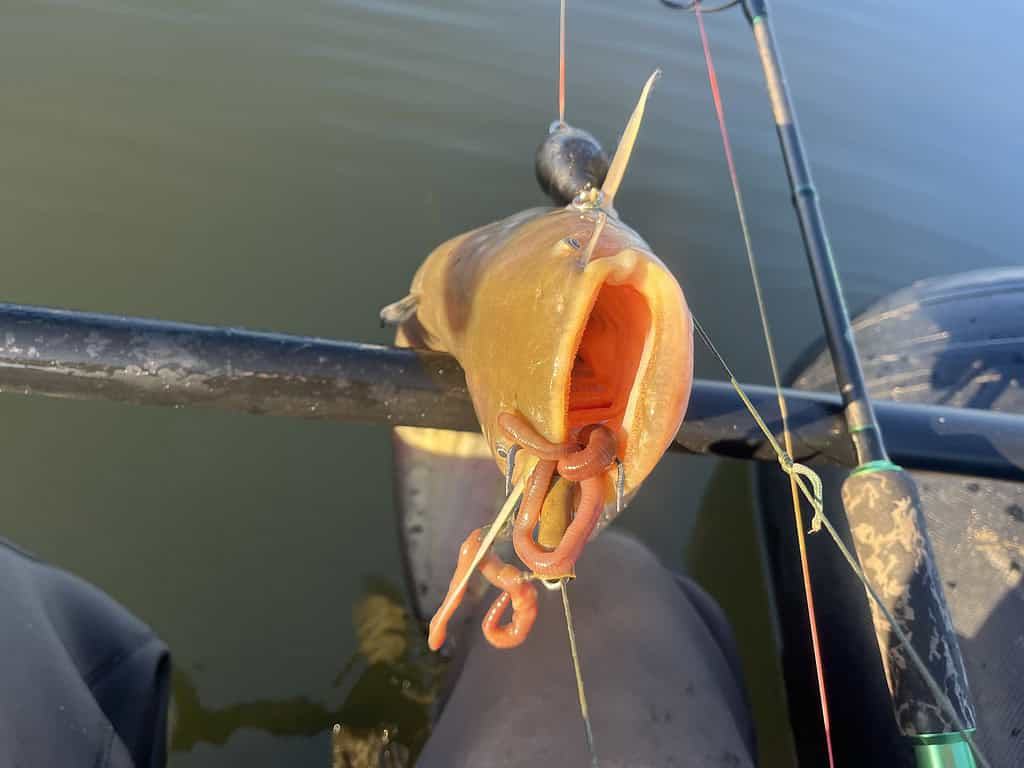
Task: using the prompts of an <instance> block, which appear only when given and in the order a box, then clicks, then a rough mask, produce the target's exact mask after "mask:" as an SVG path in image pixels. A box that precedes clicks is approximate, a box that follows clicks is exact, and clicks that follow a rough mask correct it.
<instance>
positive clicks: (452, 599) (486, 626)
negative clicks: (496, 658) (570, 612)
mask: <svg viewBox="0 0 1024 768" xmlns="http://www.w3.org/2000/svg"><path fill="white" fill-rule="evenodd" d="M482 530H483V529H481V528H477V529H476V530H475V531H473V532H472V533H470V534H469V536H467V537H466V540H465V541H464V542H462V546H461V547H460V548H459V562H458V565H456V566H455V573H454V574H453V575H452V580H451V583H450V584H449V585H448V594H446V595H445V597H444V601H443V602H442V603H441V607H440V608H438V609H437V613H435V614H434V618H432V619H431V620H430V632H429V633H428V635H427V644H428V645H429V646H430V649H431V650H434V651H436V650H438V649H439V648H440V647H441V646H442V645H444V641H445V638H446V637H447V632H448V622H449V621H450V620H451V618H452V616H453V615H454V614H455V611H456V610H457V609H458V607H459V604H460V603H461V602H462V598H463V597H464V596H465V593H466V587H465V586H463V587H462V589H460V590H456V587H457V585H458V584H459V582H460V581H462V577H463V576H464V575H465V573H466V570H467V569H468V568H469V567H470V566H471V565H472V563H473V558H474V557H475V556H476V553H477V551H478V550H479V549H480V541H481V533H482ZM480 572H481V573H482V574H483V575H484V578H486V579H487V580H488V581H489V582H490V583H491V584H493V585H494V586H496V587H497V588H498V589H500V590H503V591H502V593H501V594H500V595H498V597H497V598H496V599H495V600H494V602H493V603H492V604H491V607H490V609H489V610H488V611H487V614H486V615H485V616H484V620H483V623H482V625H481V626H482V628H483V632H484V636H485V637H486V638H487V640H488V641H489V642H490V643H491V645H493V646H494V647H496V648H514V647H515V646H517V645H519V644H520V643H522V642H523V641H524V640H525V639H526V636H527V635H528V634H529V633H530V629H532V627H533V622H534V620H535V619H536V618H537V590H536V588H535V587H534V586H533V584H531V583H530V581H529V576H527V574H525V573H523V572H522V571H520V570H519V569H518V568H515V567H513V566H511V565H508V564H506V563H503V562H502V561H501V558H499V557H498V556H497V555H496V554H494V553H493V552H488V553H487V554H486V555H485V556H484V559H483V560H481V561H480ZM510 602H511V604H512V618H511V619H510V620H509V621H508V622H507V623H505V624H499V622H500V621H501V617H502V615H503V614H504V613H505V609H506V608H507V607H508V605H509V603H510Z"/></svg>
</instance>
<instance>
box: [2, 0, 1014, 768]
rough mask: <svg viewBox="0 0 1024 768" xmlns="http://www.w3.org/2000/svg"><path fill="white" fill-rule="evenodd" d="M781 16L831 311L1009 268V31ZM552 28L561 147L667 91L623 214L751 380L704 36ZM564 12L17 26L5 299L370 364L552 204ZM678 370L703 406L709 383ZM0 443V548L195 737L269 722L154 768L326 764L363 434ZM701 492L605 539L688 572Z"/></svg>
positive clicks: (10, 93) (261, 423)
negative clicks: (655, 73)
mask: <svg viewBox="0 0 1024 768" xmlns="http://www.w3.org/2000/svg"><path fill="white" fill-rule="evenodd" d="M776 5H777V6H778V8H777V9H776V14H775V16H776V24H777V28H778V35H779V40H780V45H781V49H782V51H783V54H784V56H785V58H786V61H787V64H788V71H789V75H790V81H791V86H792V88H793V91H794V96H795V98H796V100H797V104H798V106H799V109H800V111H801V117H802V119H803V129H804V134H805V138H806V139H807V141H808V146H809V149H810V152H811V155H812V157H813V158H814V160H815V166H814V170H815V172H816V174H817V180H818V183H819V187H820V190H821V193H822V195H823V198H824V203H825V209H826V213H827V215H828V217H829V220H830V223H831V227H832V233H833V236H834V247H835V251H836V255H837V259H838V263H839V267H840V270H841V272H842V274H843V276H844V278H845V287H846V293H847V298H848V300H849V303H850V305H851V307H852V308H854V309H856V308H858V307H860V306H863V305H864V304H865V303H866V302H868V301H869V300H871V299H873V298H876V297H878V296H881V295H882V294H885V293H887V292H889V291H891V290H893V289H896V288H898V287H901V286H904V285H905V284H907V283H909V282H910V281H912V280H914V279H917V278H920V277H924V276H928V275H934V274H938V273H948V272H956V271H960V270H965V269H969V268H973V267H981V266H995V265H1004V264H1009V263H1019V262H1020V260H1021V256H1020V250H1019V237H1018V218H1019V213H1018V211H1017V208H1018V203H1019V195H1018V194H1017V189H1018V187H1019V183H1018V173H1019V169H1020V168H1021V167H1022V161H1024V146H1022V145H1021V143H1020V141H1019V137H1020V136H1021V135H1022V134H1024V107H1022V106H1021V103H1020V99H1019V97H1018V95H1017V94H1016V91H1015V90H1014V89H1013V88H1012V87H1011V86H1010V85H1004V83H1009V82H1011V78H1013V77H1014V75H1015V74H1016V72H1019V71H1020V68H1021V64H1022V56H1021V54H1019V53H1018V52H1017V51H1018V49H1017V40H1016V39H1015V37H1014V30H1016V29H1019V24H1020V22H1021V21H1022V16H1024V12H1022V11H1021V10H1020V9H1019V7H1018V6H1016V5H1015V4H1014V3H1011V2H1009V0H1000V1H999V2H995V3H989V4H987V5H986V6H985V8H984V11H983V12H982V11H979V10H976V9H973V8H964V7H963V6H953V5H952V4H951V5H950V7H949V8H945V7H943V4H941V3H926V2H923V1H919V2H910V3H893V2H889V1H886V0H868V1H867V2H860V3H857V4H856V9H855V10H845V11H844V10H840V9H839V8H838V7H832V6H833V4H824V3H818V2H811V1H810V0H799V1H797V0H793V1H792V2H782V1H781V0H780V2H778V3H776ZM826 6H829V7H826ZM570 11H571V15H570V24H571V26H570V31H569V54H570V61H569V88H568V117H569V119H570V120H571V121H572V122H574V123H575V124H577V125H579V126H581V127H584V128H587V129H589V130H591V131H593V132H594V133H596V134H597V135H598V136H600V137H601V138H602V139H603V140H604V141H605V143H606V144H607V145H613V144H614V140H615V138H616V137H617V135H618V132H619V131H620V130H621V127H622V125H623V124H624V121H625V118H626V116H627V114H628V111H629V109H630V108H631V107H632V104H633V102H634V100H635V98H636V95H637V92H638V88H639V86H640V85H641V83H642V82H643V79H644V78H645V77H646V75H647V74H648V73H649V72H650V70H651V69H652V68H653V67H655V66H660V67H662V68H663V69H664V70H665V77H664V78H663V80H662V81H661V83H660V84H659V86H658V88H657V91H656V92H655V96H654V98H653V100H652V103H651V105H650V108H649V111H648V117H647V121H646V124H645V126H644V130H643V135H642V138H641V141H640V144H639V147H638V151H637V153H636V154H635V159H634V161H633V164H632V167H631V168H630V171H629V174H628V176H627V179H626V182H625V184H624V187H623V189H622V192H621V194H620V196H619V198H618V200H617V203H618V207H619V209H620V211H621V213H622V214H623V216H624V217H625V218H626V219H627V220H628V221H630V223H631V224H632V225H633V226H634V227H636V228H637V229H638V230H639V231H640V232H642V233H643V234H644V235H645V236H646V237H647V239H648V240H649V241H650V243H651V244H652V246H653V247H654V248H655V250H656V251H657V252H658V253H659V254H660V255H661V257H662V258H663V259H664V260H665V261H666V262H667V263H669V264H670V266H672V268H673V269H674V270H676V272H677V274H678V275H679V277H680V279H681V281H682V282H683V285H684V287H685V289H686V291H687V293H688V296H689V299H690V302H691V304H692V306H693V308H694V310H695V312H696V313H697V314H698V316H699V317H700V318H701V319H702V321H703V323H704V324H705V325H706V326H707V327H708V328H709V329H710V330H711V331H712V333H713V335H714V336H715V338H716V340H717V342H718V344H719V345H720V346H721V348H722V350H723V352H724V353H725V354H726V355H727V357H728V358H729V360H730V361H731V363H732V364H733V366H734V367H735V369H736V371H737V373H738V374H739V375H740V376H741V377H742V378H745V379H748V380H756V381H765V380H766V379H767V367H766V361H765V356H764V353H763V350H762V345H761V344H760V343H759V341H758V334H759V331H758V329H757V322H756V314H755V311H754V309H753V307H752V303H751V302H752V292H751V290H750V289H749V287H748V286H749V279H748V277H747V272H746V266H745V262H744V258H743V254H742V250H741V248H742V241H741V239H740V236H739V232H738V228H737V225H736V214H735V209H734V206H733V202H732V196H731V192H730V189H729V186H728V181H727V177H726V173H725V165H724V161H723V156H722V151H721V147H720V144H719V137H718V131H717V127H716V125H715V123H714V121H713V116H712V113H711V102H710V97H709V95H708V91H707V85H706V79H705V74H704V70H703V60H702V58H701V54H700V51H699V47H698V44H697V37H696V28H695V26H694V24H693V20H692V19H689V18H686V17H683V16H681V15H673V14H671V13H669V12H668V11H665V10H663V9H662V8H661V7H660V6H659V5H658V3H657V2H655V1H654V0H650V1H649V2H632V3H628V4H627V3H624V2H616V1H615V0H592V1H591V2H588V3H582V2H574V3H570ZM555 17H556V8H555V3H554V2H553V0H544V1H543V2H542V1H541V0H527V1H526V2H518V3H508V2H506V3H497V2H480V1H479V0H450V1H449V2H445V3H433V4H430V3H425V2H423V3H416V2H412V1H411V0H385V1H384V2H371V1H370V0H365V1H364V2H344V1H343V0H320V1H318V0H292V1H291V2H287V3H283V2H270V1H269V0H249V1H248V2H241V1H240V0H202V1H201V2H200V1H198V0H177V1H176V2H172V1H171V0H164V1H163V2H145V1H143V0H68V1H67V2H57V1H54V2H23V1H22V0H7V2H5V3H4V4H3V5H2V7H0V104H2V112H0V114H2V116H3V119H2V120H0V172H2V173H0V205H2V212H0V249H2V252H3V260H2V262H0V276H2V280H0V285H2V291H0V298H2V299H3V300H8V301H15V302H22V303H34V304H43V305H52V306H62V307H73V308H81V309H89V310H96V311H104V312H115V313H125V314H134V315H148V316H155V317H162V318H173V319H180V320H189V321H195V322H207V323H223V324H231V325H243V326H249V327H254V328H267V329H277V330H282V331H289V332H296V333H308V334H319V335H323V336H328V337H336V338H346V339H356V340H364V341H376V342H384V341H386V340H387V339H388V336H387V333H386V332H384V331H382V330H380V329H379V328H378V326H377V322H376V312H377V309H378V308H379V307H380V306H381V305H382V304H384V303H387V302H388V301H391V300H393V299H395V298H397V297H399V296H401V295H402V294H403V293H404V290H405V288H406V286H407V283H408V280H409V278H410V276H411V274H412V271H413V269H414V268H415V266H416V265H417V263H418V262H419V261H420V260H421V259H422V258H423V257H424V256H425V255H426V253H427V252H428V251H429V250H430V249H431V248H432V247H433V246H434V245H436V244H437V243H439V242H441V241H442V240H444V239H446V238H448V237H449V236H451V235H453V234H455V233H457V232H460V231H462V230H465V229H468V228H471V227H475V226H478V225H480V224H482V223H485V222H487V221H490V220H493V219H495V218H499V217H502V216H505V215H507V214H509V213H511V212H513V211H515V210H518V209H521V208H524V207H527V206H530V205H534V204H536V203H538V201H539V200H540V195H539V192H538V191H537V188H536V184H535V182H534V180H533V177H532V174H533V171H532V157H533V150H534V148H535V146H536V144H537V142H538V141H539V139H540V138H541V136H542V133H543V131H544V129H545V128H546V126H547V124H548V123H549V122H550V120H551V119H552V117H553V110H554V103H555V98H554V97H555V89H554V76H555V69H554V65H555V59H554V55H555V43H556V30H555V28H554V26H553V22H554V20H555ZM708 26H709V32H710V34H711V37H712V44H713V46H714V48H715V51H716V55H717V60H718V65H719V69H720V77H721V81H722V87H723V90H724V97H725V101H726V109H727V113H728V117H729V120H730V124H731V131H732V135H733V140H734V143H735V151H736V156H737V163H738V165H739V170H740V174H741V177H742V179H743V182H744V193H745V195H746V199H747V204H748V207H749V209H750V214H751V220H752V224H753V234H754V238H755V245H756V248H757V251H758V253H759V255H760V259H761V264H762V270H763V275H764V278H765V280H766V283H767V291H768V298H769V302H770V307H771V319H772V323H773V326H774V329H775V332H776V335H777V337H778V343H779V347H780V352H781V354H782V357H783V360H784V361H791V360H792V359H793V358H794V356H795V355H796V354H797V353H798V351H799V350H800V349H802V348H803V347H804V346H805V345H807V344H808V343H809V342H811V341H812V340H813V339H814V338H815V337H816V336H817V335H818V333H819V331H818V329H819V324H818V319H817V310H816V306H815V304H814V300H813V298H812V296H811V294H810V292H809V289H810V283H809V280H808V278H807V276H806V274H805V272H806V270H805V266H804V260H803V255H802V252H801V248H800V241H799V235H798V232H797V229H796V226H795V223H794V221H793V217H792V215H791V211H790V207H789V201H788V193H787V191H786V184H785V178H784V175H783V171H782V165H781V162H780V160H779V159H778V155H777V149H776V143H775V136H774V131H773V129H772V124H771V121H770V115H769V112H768V107H767V100H766V97H765V95H764V91H763V86H762V81H761V75H760V72H759V70H758V68H757V60H756V56H755V53H754V51H753V47H752V44H751V42H750V39H749V33H748V31H747V29H746V28H745V23H744V21H743V20H742V17H741V16H740V15H739V14H738V13H730V14H724V15H720V16H716V17H711V18H709V19H708ZM954 41H955V44H954ZM698 372H699V373H700V374H701V375H705V376H717V375H718V372H717V371H716V370H715V368H714V366H713V365H712V362H711V361H710V360H708V359H707V358H706V356H702V357H701V359H699V360H698ZM0 417H2V420H3V424H4V427H5V430H4V434H5V436H6V440H5V441H4V444H3V447H2V448H0V458H2V460H0V510H2V511H0V533H2V534H3V535H5V536H9V537H10V538H12V539H14V540H16V541H18V542H20V543H21V544H22V545H24V546H26V547H28V548H30V549H33V550H35V551H36V552H37V553H39V554H40V555H42V556H43V557H45V558H47V559H49V560H51V561H53V562H56V563H58V564H60V565H63V566H65V567H67V568H69V569H71V570H72V571H75V572H76V573H79V574H81V575H83V576H85V577H86V578H88V579H90V580H92V581H93V582H95V583H96V584H98V585H99V586H101V587H102V588H104V589H105V590H107V591H108V592H110V593H111V594H113V595H114V596H115V597H117V598H118V599H119V600H120V601H122V602H123V603H124V604H126V605H127V606H129V607H130V608H131V609H132V610H134V611H135V612H136V613H137V614H139V615H140V616H141V617H143V618H144V619H145V620H146V621H148V622H149V623H150V624H151V625H152V626H153V627H154V628H155V629H156V630H157V631H158V632H159V633H160V634H161V635H162V636H163V637H164V638H165V639H166V640H167V642H168V643H169V644H170V645H171V647H172V649H173V651H174V654H175V659H176V661H177V664H178V665H179V667H180V669H181V670H182V672H183V673H184V675H185V676H187V678H188V691H189V694H190V695H193V694H194V696H195V697H197V699H198V701H199V702H201V708H202V710H203V711H210V712H213V711H217V710H224V709H231V708H234V710H232V711H238V710H239V708H241V709H242V710H245V707H249V708H250V710H252V708H253V707H257V709H258V711H259V712H260V713H266V712H269V713H270V714H269V715H267V716H266V717H263V715H262V714H261V715H260V717H259V718H256V720H250V721H248V722H249V727H246V728H243V729H231V728H229V729H227V732H226V733H222V734H220V736H219V737H218V738H216V739H214V738H212V737H211V738H209V739H206V740H204V739H202V738H197V739H196V740H194V743H191V744H190V746H189V749H187V750H181V751H178V752H176V753H175V754H174V755H173V756H172V765H174V766H177V767H178V768H186V766H188V767H189V768H191V767H193V766H214V765H217V766H220V765H228V764H237V765H246V766H262V765H267V766H269V765H280V764H285V763H288V764H299V761H302V764H305V765H322V764H325V762H326V760H327V750H328V748H327V743H328V733H327V730H326V727H327V721H328V720H329V719H330V716H332V714H334V713H336V712H337V711H340V709H339V708H340V707H342V702H343V701H344V700H345V698H346V694H348V693H349V691H348V689H347V687H346V684H342V685H341V686H340V687H335V686H334V680H335V677H336V675H337V674H338V673H339V671H341V670H342V668H343V667H344V665H345V663H346V661H347V660H348V659H349V657H350V656H351V654H352V652H353V650H354V649H355V637H354V631H353V625H352V618H351V611H352V607H353V605H354V604H355V603H356V601H357V600H358V599H359V598H360V597H361V596H362V595H363V594H364V593H365V592H366V590H367V589H368V588H370V587H372V586H373V585H374V584H380V583H383V584H385V585H395V586H396V585H398V584H399V559H398V553H397V551H396V538H395V524H394V510H393V503H392V495H391V486H390V458H389V442H388V435H387V433H386V432H385V430H383V429H379V428H372V427H365V426H347V425H325V424H314V423H298V422H290V421H285V420H274V419H260V418H254V417H246V416H235V415H224V414H218V413H213V412H208V411H200V412H188V411H172V410H160V409H146V408H133V407H128V406H118V405H113V404H104V403H71V402H59V401H51V400H35V399H27V398H21V397H15V396H5V397H3V398H0ZM713 467H714V464H713V463H712V462H710V461H707V460H701V459H680V458H678V457H677V458H670V459H668V460H666V461H665V462H664V463H663V466H662V468H661V470H660V471H659V472H658V473H657V474H656V475H655V476H654V477H653V478H652V480H651V481H650V483H649V485H648V487H647V488H646V490H645V492H644V493H643V494H641V497H640V498H639V499H638V500H637V502H636V503H635V505H634V507H633V508H631V510H630V511H629V512H628V513H627V514H626V515H625V516H624V518H623V523H624V524H625V525H627V526H629V527H631V528H633V529H634V530H636V531H638V532H640V533H641V534H642V535H644V536H645V537H646V538H647V539H648V540H649V541H651V542H652V543H654V544H655V545H656V546H657V548H658V550H659V552H660V553H661V554H662V555H663V556H664V557H665V558H666V559H667V560H669V561H670V562H675V563H680V562H681V560H682V553H683V551H684V546H685V540H686V535H687V533H688V532H689V530H690V527H691V525H692V521H693V517H694V514H695V511H696V510H697V508H698V507H699V505H700V504H701V501H702V496H703V494H704V490H705V485H706V483H707V480H708V478H709V476H710V473H711V470H712V469H713ZM727 512H728V510H727V509H723V514H725V513H727ZM307 704H308V705H309V707H308V708H306V709H303V707H306V705H307ZM260 706H262V707H263V709H259V707H260ZM370 706H371V705H370V704H367V709H366V711H367V712H370V711H371V709H370ZM268 707H269V709H268ZM245 711H249V710H245ZM252 711H256V710H252ZM310 712H312V713H313V714H312V715H309V713H310ZM296 713H300V714H304V715H309V717H312V719H309V718H307V719H305V720H303V719H302V717H300V716H299V714H296ZM317 713H326V714H323V715H322V718H323V722H322V724H320V725H318V723H319V722H320V721H319V720H317V718H318V717H321V715H318V714H317ZM260 718H262V719H260ZM300 720H301V721H302V723H303V724H304V725H303V727H301V728H300V727H299V726H294V727H291V729H289V723H293V722H295V721H300ZM268 723H269V725H268ZM275 724H276V725H275ZM282 724H283V725H282ZM288 734H292V735H288Z"/></svg>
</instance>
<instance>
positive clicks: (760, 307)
mask: <svg viewBox="0 0 1024 768" xmlns="http://www.w3.org/2000/svg"><path fill="white" fill-rule="evenodd" d="M662 2H666V0H662ZM692 5H693V10H694V13H695V15H696V17H697V29H698V30H699V31H700V42H701V46H702V47H703V49H704V63H705V65H706V67H707V71H708V82H709V83H710V85H711V96H712V99H713V100H714V104H715V115H716V116H717V118H718V128H719V132H720V133H721V136H722V148H723V149H724V150H725V162H726V165H727V166H728V168H729V181H730V182H731V184H732V193H733V197H734V198H735V200H736V212H737V214H738V215H739V220H740V229H741V230H742V232H743V245H744V247H745V249H746V253H747V264H748V266H749V267H750V276H751V279H752V281H753V283H754V296H755V297H756V299H757V311H758V315H759V316H760V318H761V331H762V335H763V336H764V341H765V347H766V348H767V351H768V361H769V363H770V364H771V370H772V380H773V381H774V383H775V394H776V397H777V399H778V403H779V413H780V415H781V416H782V434H783V438H784V440H785V443H786V454H787V455H790V456H791V455H792V453H793V438H792V435H791V434H790V431H789V409H788V408H787V407H786V399H785V397H783V395H782V377H781V376H780V375H779V364H778V358H777V357H776V355H775V343H774V341H773V337H772V333H771V329H770V328H769V325H768V310H767V307H766V305H765V301H764V294H763V292H762V290H761V279H760V275H759V273H758V269H757V261H756V259H755V258H754V246H753V242H752V240H751V236H750V227H749V225H748V224H747V212H746V206H744V204H743V194H742V193H741V192H740V183H739V175H738V174H737V172H736V163H735V161H734V160H733V156H732V142H731V141H730V140H729V130H728V128H727V127H726V123H725V109H724V107H723V106H722V95H721V92H720V91H719V88H718V74H717V73H716V71H715V64H714V61H713V59H712V58H711V45H710V43H709V42H708V35H707V30H706V29H705V28H704V16H703V12H702V11H703V9H702V8H701V6H700V0H693V3H692ZM726 7H729V6H728V5H726V6H720V9H721V10H724V9H725V8H726ZM705 339H706V340H707V341H708V342H710V339H709V338H707V336H706V334H705ZM796 477H797V476H796V475H794V474H793V473H789V488H790V495H791V497H792V502H793V518H794V523H795V526H796V538H797V545H798V549H799V553H800V572H801V577H802V578H803V583H804V598H805V600H806V603H807V620H808V623H809V624H810V630H811V650H812V652H813V655H814V674H815V677H816V679H817V684H818V699H819V701H820V702H821V719H822V724H823V726H824V730H825V748H826V752H827V753H828V764H829V768H835V756H834V754H833V750H832V719H831V717H830V715H829V707H828V696H827V692H826V687H825V667H824V664H823V662H822V657H821V643H820V641H819V637H818V619H817V613H816V611H815V608H814V590H813V587H812V585H811V570H810V562H809V561H808V558H807V543H806V541H805V538H804V522H803V513H802V512H801V510H800V497H799V496H798V495H797V484H796Z"/></svg>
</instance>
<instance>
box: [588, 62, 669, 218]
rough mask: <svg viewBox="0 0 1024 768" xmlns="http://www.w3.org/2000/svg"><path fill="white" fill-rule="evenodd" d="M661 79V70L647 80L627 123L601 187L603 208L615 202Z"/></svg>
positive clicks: (655, 71) (609, 206)
mask: <svg viewBox="0 0 1024 768" xmlns="http://www.w3.org/2000/svg"><path fill="white" fill-rule="evenodd" d="M659 77H661V70H660V69H656V70H654V72H653V73H651V76H650V77H649V78H647V82H646V83H644V88H643V90H642V91H641V92H640V100H639V101H638V102H637V103H636V107H635V108H634V109H633V114H631V115H630V116H629V121H628V122H627V123H626V129H625V131H623V133H622V139H621V140H620V141H619V146H618V148H617V149H616V150H615V155H614V156H613V157H612V162H611V165H610V166H609V167H608V175H607V176H605V178H604V185H603V186H602V187H601V195H602V198H603V199H602V201H601V205H602V207H604V206H607V207H608V208H611V207H612V205H613V204H614V201H615V193H616V192H618V191H619V184H620V183H621V182H622V176H623V175H624V174H625V173H626V166H627V165H629V156H630V155H631V154H633V145H634V144H635V143H636V136H637V134H638V133H639V132H640V122H641V121H642V120H643V117H644V109H645V108H646V106H647V97H648V96H649V95H650V93H651V88H652V87H653V86H654V83H655V82H656V81H657V80H658V78H659Z"/></svg>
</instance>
